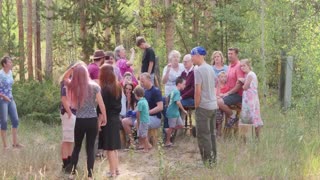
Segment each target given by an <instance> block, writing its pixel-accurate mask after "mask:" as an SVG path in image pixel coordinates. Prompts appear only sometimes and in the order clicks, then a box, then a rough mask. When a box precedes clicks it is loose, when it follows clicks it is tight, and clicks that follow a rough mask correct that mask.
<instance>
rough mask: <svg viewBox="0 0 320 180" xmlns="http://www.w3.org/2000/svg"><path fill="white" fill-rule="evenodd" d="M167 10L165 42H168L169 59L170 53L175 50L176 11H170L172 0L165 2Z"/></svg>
mask: <svg viewBox="0 0 320 180" xmlns="http://www.w3.org/2000/svg"><path fill="white" fill-rule="evenodd" d="M164 5H165V8H166V18H165V42H166V50H167V57H168V54H169V53H170V51H172V50H173V47H174V30H175V27H174V14H173V13H174V11H173V10H172V9H170V7H171V6H172V1H171V0H165V4H164Z"/></svg>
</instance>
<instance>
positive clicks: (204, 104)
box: [190, 46, 218, 166]
mask: <svg viewBox="0 0 320 180" xmlns="http://www.w3.org/2000/svg"><path fill="white" fill-rule="evenodd" d="M190 54H191V56H192V62H193V64H195V65H198V68H197V69H195V70H194V79H195V95H194V102H195V108H196V112H195V117H196V130H197V138H198V146H199V150H200V154H201V158H202V161H203V162H204V163H205V165H209V166H211V165H212V164H213V163H215V161H216V156H217V149H216V136H215V126H216V120H215V110H216V109H217V108H218V105H217V97H216V94H215V82H214V71H213V69H212V67H211V66H210V65H209V64H207V63H206V61H205V60H204V57H205V55H206V54H207V52H206V50H205V48H204V47H201V46H197V47H195V48H193V49H192V50H191V53H190Z"/></svg>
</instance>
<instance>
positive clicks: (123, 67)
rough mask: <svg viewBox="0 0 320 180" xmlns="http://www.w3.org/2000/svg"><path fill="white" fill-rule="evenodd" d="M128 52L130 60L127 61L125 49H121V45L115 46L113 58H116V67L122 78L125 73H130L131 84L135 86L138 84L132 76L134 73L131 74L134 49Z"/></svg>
mask: <svg viewBox="0 0 320 180" xmlns="http://www.w3.org/2000/svg"><path fill="white" fill-rule="evenodd" d="M130 51H131V56H130V60H127V58H126V49H125V48H124V47H123V45H119V46H117V47H116V48H115V49H114V54H115V57H116V65H117V67H118V68H119V69H120V73H121V75H122V77H124V76H125V73H126V72H130V73H131V76H132V80H133V82H134V83H135V84H138V80H137V79H136V77H135V76H134V72H133V69H132V66H133V60H134V55H135V51H134V48H131V49H130Z"/></svg>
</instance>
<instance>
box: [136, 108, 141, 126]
mask: <svg viewBox="0 0 320 180" xmlns="http://www.w3.org/2000/svg"><path fill="white" fill-rule="evenodd" d="M136 118H137V125H138V128H139V126H140V111H137V113H136Z"/></svg>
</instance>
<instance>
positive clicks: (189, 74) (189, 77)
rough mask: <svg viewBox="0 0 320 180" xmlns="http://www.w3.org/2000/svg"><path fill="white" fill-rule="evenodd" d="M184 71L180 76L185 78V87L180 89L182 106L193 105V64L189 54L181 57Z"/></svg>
mask: <svg viewBox="0 0 320 180" xmlns="http://www.w3.org/2000/svg"><path fill="white" fill-rule="evenodd" d="M182 61H183V65H184V71H183V72H182V73H181V77H182V78H183V79H185V80H186V87H185V88H184V89H183V90H181V91H180V93H181V104H182V106H194V66H193V63H192V60H191V55H190V54H187V55H185V56H184V57H183V60H182Z"/></svg>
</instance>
